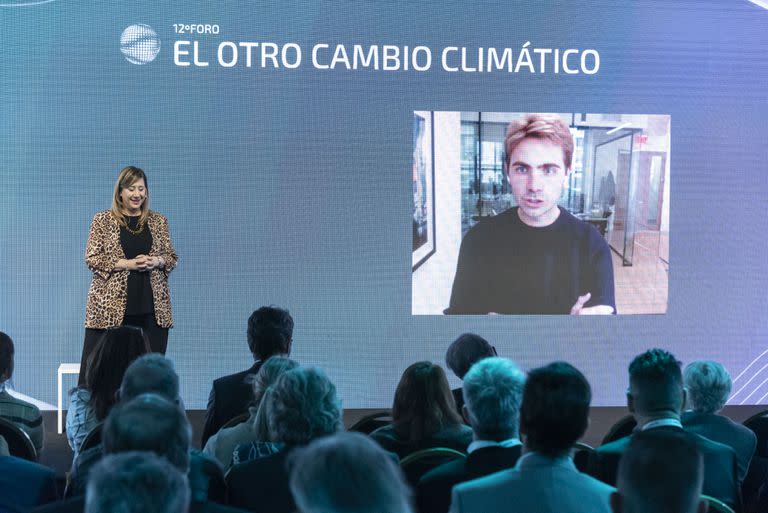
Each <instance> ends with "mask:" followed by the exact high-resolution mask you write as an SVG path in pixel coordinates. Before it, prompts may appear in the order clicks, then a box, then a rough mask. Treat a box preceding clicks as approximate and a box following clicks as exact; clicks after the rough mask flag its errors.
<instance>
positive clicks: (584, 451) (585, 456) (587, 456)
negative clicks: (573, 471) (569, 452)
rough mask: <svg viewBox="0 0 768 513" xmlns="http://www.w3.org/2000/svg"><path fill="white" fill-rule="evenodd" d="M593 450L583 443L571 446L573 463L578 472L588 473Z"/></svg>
mask: <svg viewBox="0 0 768 513" xmlns="http://www.w3.org/2000/svg"><path fill="white" fill-rule="evenodd" d="M594 454H595V449H594V447H592V446H591V445H587V444H585V443H584V442H576V443H575V444H573V463H574V465H576V468H577V469H578V470H579V472H584V473H586V472H588V471H589V469H590V467H591V465H592V461H593V457H594Z"/></svg>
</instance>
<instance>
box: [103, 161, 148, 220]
mask: <svg viewBox="0 0 768 513" xmlns="http://www.w3.org/2000/svg"><path fill="white" fill-rule="evenodd" d="M139 180H144V187H145V189H146V194H147V195H146V197H145V198H144V203H142V204H141V214H140V216H139V226H143V225H144V224H145V223H146V222H147V218H148V217H149V182H148V181H147V175H146V174H145V173H144V171H143V170H141V169H139V168H138V167H135V166H128V167H124V168H123V169H122V170H121V171H120V174H119V175H117V181H116V182H115V193H114V194H113V195H112V215H113V216H115V219H117V222H118V223H120V224H121V225H123V226H126V227H127V226H128V220H127V219H126V215H125V214H123V210H122V208H121V207H122V206H123V199H122V198H121V197H120V193H121V192H122V191H123V189H125V188H128V187H130V186H131V185H133V184H134V183H135V182H137V181H139Z"/></svg>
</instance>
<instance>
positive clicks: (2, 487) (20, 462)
mask: <svg viewBox="0 0 768 513" xmlns="http://www.w3.org/2000/svg"><path fill="white" fill-rule="evenodd" d="M58 497H59V494H58V492H57V491H56V473H55V472H54V471H53V470H51V469H49V468H48V467H44V466H43V465H39V464H37V463H33V462H31V461H27V460H24V459H21V458H17V457H15V456H0V512H17V511H28V510H29V509H30V508H34V507H36V506H40V505H42V504H47V503H49V502H52V501H55V500H56V499H58Z"/></svg>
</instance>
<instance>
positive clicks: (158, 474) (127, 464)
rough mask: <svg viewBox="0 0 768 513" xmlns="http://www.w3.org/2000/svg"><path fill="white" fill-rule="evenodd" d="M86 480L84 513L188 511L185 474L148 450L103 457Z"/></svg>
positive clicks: (185, 512) (173, 512) (169, 512)
mask: <svg viewBox="0 0 768 513" xmlns="http://www.w3.org/2000/svg"><path fill="white" fill-rule="evenodd" d="M93 474H94V475H93V478H92V479H91V480H90V482H89V483H88V492H87V494H86V499H85V513H106V512H110V513H187V510H188V509H189V502H190V501H189V484H188V483H187V479H186V476H184V474H183V473H181V472H180V471H179V470H178V469H177V468H176V467H175V466H174V465H172V464H171V463H169V462H168V461H167V460H165V459H164V458H162V457H160V456H157V455H155V454H153V453H151V452H126V453H122V454H114V455H111V456H107V457H105V458H104V459H102V460H101V461H100V462H99V463H98V465H96V467H95V468H94V473H93Z"/></svg>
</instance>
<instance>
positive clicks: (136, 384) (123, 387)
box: [118, 353, 184, 410]
mask: <svg viewBox="0 0 768 513" xmlns="http://www.w3.org/2000/svg"><path fill="white" fill-rule="evenodd" d="M143 394H157V395H159V396H161V397H165V398H166V399H168V400H169V401H171V402H174V403H176V404H178V405H179V406H180V407H181V409H182V410H184V407H183V405H182V403H181V397H179V375H178V374H176V369H174V367H173V362H172V361H171V360H170V359H168V358H166V357H165V356H163V355H162V354H160V353H149V354H146V355H144V356H140V357H139V358H137V359H136V360H134V361H133V363H131V364H130V365H129V366H128V368H127V369H126V370H125V374H123V381H122V382H121V383H120V388H119V390H118V399H119V400H120V401H121V402H128V401H130V400H131V399H133V398H135V397H138V396H140V395H143Z"/></svg>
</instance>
